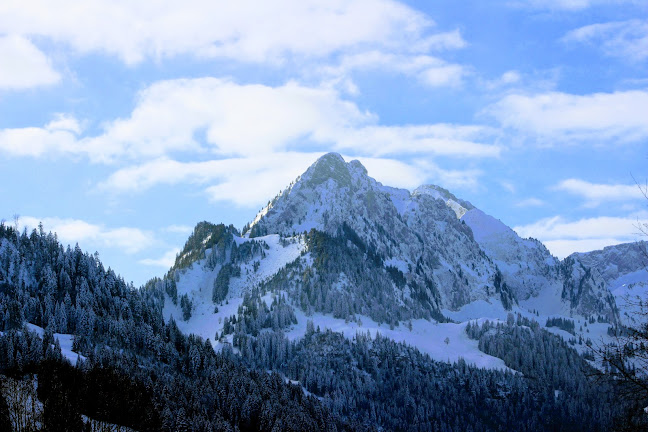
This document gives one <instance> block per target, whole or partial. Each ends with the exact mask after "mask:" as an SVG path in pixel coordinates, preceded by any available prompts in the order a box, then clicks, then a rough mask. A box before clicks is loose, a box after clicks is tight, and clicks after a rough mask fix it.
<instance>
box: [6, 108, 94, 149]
mask: <svg viewBox="0 0 648 432" xmlns="http://www.w3.org/2000/svg"><path fill="white" fill-rule="evenodd" d="M80 130H81V129H80V126H79V123H78V122H77V121H76V119H74V118H73V117H69V116H65V115H60V114H59V115H57V116H56V118H55V119H54V120H52V121H51V122H50V123H48V124H47V125H45V127H26V128H14V129H0V150H1V151H4V152H6V153H8V154H11V155H14V156H31V157H39V156H43V155H45V154H52V153H53V154H68V155H74V154H80V153H87V150H86V149H84V147H83V145H82V143H81V142H79V140H78V138H77V134H78V133H79V132H80Z"/></svg>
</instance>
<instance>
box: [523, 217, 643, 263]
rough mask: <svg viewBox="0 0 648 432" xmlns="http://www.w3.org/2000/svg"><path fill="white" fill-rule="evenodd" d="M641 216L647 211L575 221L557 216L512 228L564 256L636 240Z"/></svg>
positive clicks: (557, 254)
mask: <svg viewBox="0 0 648 432" xmlns="http://www.w3.org/2000/svg"><path fill="white" fill-rule="evenodd" d="M638 218H641V219H645V218H646V214H643V213H642V214H637V215H636V216H635V217H609V216H600V217H595V218H584V219H579V220H576V221H568V220H565V219H564V218H563V217H561V216H554V217H551V218H545V219H541V220H539V221H537V222H534V223H532V224H529V225H523V226H516V227H514V228H513V229H514V230H515V231H516V232H517V233H518V234H519V235H520V236H521V237H534V238H537V239H538V240H540V241H542V242H543V243H544V244H545V245H546V246H547V248H549V250H550V251H551V252H552V253H553V254H554V255H556V256H558V257H559V258H563V257H565V256H567V255H569V254H571V253H573V252H588V251H591V250H595V249H601V248H603V247H605V246H611V245H615V244H620V243H627V242H633V241H636V240H637V239H638V228H637V225H638V224H639V223H641V222H640V221H639V219H638Z"/></svg>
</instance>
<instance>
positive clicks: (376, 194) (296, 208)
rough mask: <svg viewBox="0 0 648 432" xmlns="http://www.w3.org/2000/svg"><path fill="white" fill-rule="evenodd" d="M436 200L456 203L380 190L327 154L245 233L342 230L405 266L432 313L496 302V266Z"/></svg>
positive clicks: (425, 192) (430, 190) (354, 165)
mask: <svg viewBox="0 0 648 432" xmlns="http://www.w3.org/2000/svg"><path fill="white" fill-rule="evenodd" d="M439 196H444V197H448V199H451V198H454V196H451V194H449V192H447V191H445V192H444V191H443V190H442V189H440V188H434V187H431V186H430V187H425V188H422V189H420V190H417V191H416V192H415V193H412V194H410V193H409V192H408V191H405V190H399V189H394V188H389V187H385V186H383V185H382V184H380V183H378V182H376V181H375V180H374V179H373V178H371V177H369V176H368V175H367V171H366V169H365V168H364V167H363V166H362V165H361V164H360V163H359V162H358V161H351V162H349V163H346V162H345V161H344V159H342V157H341V156H340V155H338V154H335V153H330V154H327V155H325V156H322V157H321V158H320V159H319V160H318V161H317V162H315V163H314V164H313V165H312V166H311V167H310V168H309V169H308V170H307V171H306V172H305V173H304V174H303V175H302V176H301V177H300V178H299V179H297V181H296V182H295V183H294V184H293V185H292V186H291V187H290V188H288V189H286V190H285V191H284V192H282V193H281V194H280V195H278V196H277V197H276V198H275V199H274V200H272V202H271V203H270V204H269V205H268V206H267V207H266V208H265V209H263V210H262V211H261V213H259V215H258V216H257V217H256V218H255V219H254V221H253V222H252V224H251V231H250V236H252V237H256V236H258V235H263V234H268V233H279V234H283V235H292V234H293V233H299V232H303V231H308V230H310V229H312V228H315V229H317V230H320V231H323V232H327V233H330V234H332V235H336V234H338V233H339V232H340V230H341V229H342V228H343V226H347V227H349V228H350V229H351V230H352V231H354V232H355V233H356V234H357V235H358V236H359V237H360V238H361V239H362V240H363V242H364V243H365V244H367V245H370V247H371V248H372V250H373V251H375V253H376V254H378V255H379V256H381V257H382V258H383V259H384V260H386V261H389V262H392V261H394V262H401V263H403V264H406V267H407V271H406V272H404V276H405V278H406V279H407V280H408V287H409V288H412V286H413V285H412V284H411V283H410V281H414V283H415V284H416V286H418V287H427V289H428V293H427V296H428V297H430V298H432V299H433V301H434V303H435V305H434V306H435V307H436V308H437V309H441V308H448V309H456V308H458V307H461V306H463V305H465V304H467V303H470V302H471V301H475V300H485V299H489V298H499V293H498V292H496V290H495V288H494V286H493V279H494V275H495V272H496V268H495V266H494V265H493V264H492V263H491V262H490V260H488V259H487V257H486V256H485V255H484V254H483V253H482V252H481V250H480V249H479V246H478V245H477V244H476V243H475V241H474V240H473V238H472V235H471V233H470V230H469V229H467V228H466V227H465V225H463V224H462V223H461V222H460V221H459V220H458V219H457V214H456V213H455V211H454V210H451V209H450V208H449V207H448V205H447V204H446V202H447V201H448V200H445V201H442V200H439V199H436V198H437V197H439ZM451 201H452V202H458V205H461V204H463V205H467V206H469V207H471V206H470V205H469V204H468V203H465V202H463V201H461V202H459V201H460V200H457V201H454V200H452V199H451ZM462 208H463V207H462ZM457 211H460V210H459V209H458V208H457ZM404 267H405V265H402V266H401V268H404Z"/></svg>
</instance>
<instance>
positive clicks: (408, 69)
mask: <svg viewBox="0 0 648 432" xmlns="http://www.w3.org/2000/svg"><path fill="white" fill-rule="evenodd" d="M453 35H456V38H457V40H458V41H463V39H462V38H461V35H460V34H459V33H458V32H453ZM464 45H465V42H462V43H461V44H460V43H457V44H456V46H455V47H457V48H459V47H462V46H464ZM356 70H381V71H393V72H396V73H400V74H403V75H407V76H412V77H415V78H417V79H418V80H419V81H420V82H421V83H422V84H424V85H426V86H429V87H458V86H459V85H461V82H462V79H463V77H464V76H465V75H466V74H467V71H466V68H465V67H464V66H461V65H459V64H455V63H448V62H446V61H444V60H442V59H440V58H438V57H433V56H430V55H423V54H420V55H411V54H391V53H385V52H381V51H376V50H373V51H365V52H360V53H355V54H348V55H345V56H343V57H342V59H341V61H340V63H339V65H337V66H327V67H324V68H321V70H320V73H322V74H323V75H324V76H325V77H326V79H327V80H328V81H333V82H343V83H344V82H347V80H348V79H349V78H348V77H349V76H350V75H351V74H352V72H353V71H356Z"/></svg>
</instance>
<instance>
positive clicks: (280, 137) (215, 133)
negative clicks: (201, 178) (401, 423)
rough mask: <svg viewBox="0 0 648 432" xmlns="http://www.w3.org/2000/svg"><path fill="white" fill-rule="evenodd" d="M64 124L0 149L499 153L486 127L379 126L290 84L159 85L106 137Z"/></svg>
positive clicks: (106, 154) (95, 155)
mask: <svg viewBox="0 0 648 432" xmlns="http://www.w3.org/2000/svg"><path fill="white" fill-rule="evenodd" d="M67 120H68V123H71V121H69V120H70V119H67ZM60 123H61V121H60V120H59V121H57V122H55V125H56V126H57V128H56V129H55V128H53V123H50V124H49V125H48V126H46V127H45V128H22V129H6V130H4V131H0V149H3V150H5V151H6V152H8V153H11V154H15V155H23V156H24V155H30V156H40V155H42V154H44V153H47V152H59V153H76V154H84V155H87V156H88V157H89V158H90V159H91V160H92V161H94V162H115V161H118V160H123V159H135V160H137V159H149V160H150V159H151V158H159V157H163V156H169V155H171V154H174V153H180V152H184V153H186V152H191V153H193V154H206V153H207V154H208V153H212V154H217V155H219V156H221V157H228V156H229V157H254V156H259V155H269V154H273V153H276V152H285V151H287V150H291V149H299V150H300V151H306V152H308V151H309V150H310V149H311V148H321V147H322V146H323V145H324V146H327V147H328V148H330V149H333V150H337V151H345V152H353V153H355V154H356V155H358V156H365V157H378V156H385V155H396V154H397V155H402V154H423V155H444V156H454V157H464V156H465V157H474V158H481V157H497V156H499V154H500V152H501V148H500V147H499V146H497V145H493V144H486V143H484V142H483V141H489V140H490V139H491V138H492V137H493V135H494V131H493V130H492V129H489V128H486V127H480V126H459V125H448V124H436V125H406V126H382V125H379V124H377V123H378V118H377V116H376V115H375V114H373V113H371V112H367V111H363V110H361V109H360V108H359V107H358V106H357V105H356V104H355V103H353V102H350V101H348V100H345V99H343V98H341V97H340V95H339V93H338V92H337V91H335V90H333V89H331V88H321V87H315V88H313V87H305V86H301V85H299V84H296V83H293V82H290V83H287V84H285V85H282V86H279V87H269V86H264V85H240V84H236V83H233V82H231V81H228V80H221V79H216V78H200V79H179V80H171V81H162V82H158V83H155V84H153V85H151V86H150V87H148V88H147V89H145V90H144V91H142V92H141V93H140V95H139V98H138V101H137V105H136V107H135V108H134V110H133V112H132V113H131V115H130V117H127V118H123V119H117V120H114V121H112V122H108V123H106V125H105V131H104V133H103V134H102V135H99V136H96V137H85V138H79V139H77V138H76V137H75V130H71V131H70V130H60V129H59V127H60ZM76 125H77V126H78V123H76ZM71 126H73V125H68V128H70V127H71ZM72 129H75V128H73V127H72ZM76 130H78V128H77V129H76ZM480 141H481V142H480Z"/></svg>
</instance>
